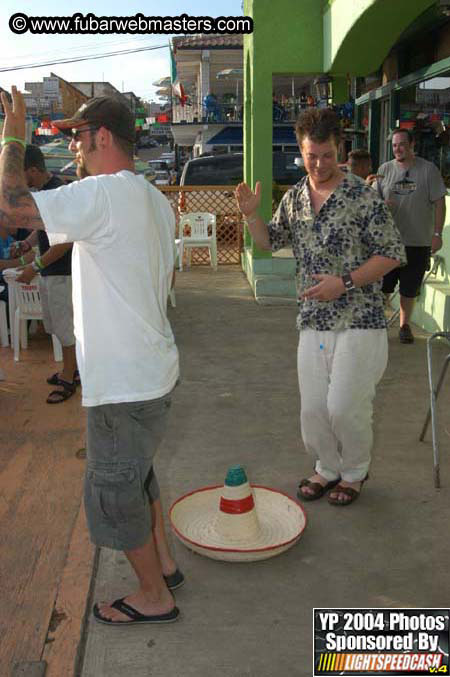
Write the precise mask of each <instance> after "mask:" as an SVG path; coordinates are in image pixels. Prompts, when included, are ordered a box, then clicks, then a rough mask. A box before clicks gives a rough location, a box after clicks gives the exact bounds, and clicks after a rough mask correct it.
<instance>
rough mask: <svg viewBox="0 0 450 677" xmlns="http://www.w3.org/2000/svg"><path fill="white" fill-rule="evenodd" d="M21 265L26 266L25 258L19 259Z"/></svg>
mask: <svg viewBox="0 0 450 677" xmlns="http://www.w3.org/2000/svg"><path fill="white" fill-rule="evenodd" d="M19 263H21V264H22V266H24V265H25V259H24V258H23V256H21V257H20V258H19Z"/></svg>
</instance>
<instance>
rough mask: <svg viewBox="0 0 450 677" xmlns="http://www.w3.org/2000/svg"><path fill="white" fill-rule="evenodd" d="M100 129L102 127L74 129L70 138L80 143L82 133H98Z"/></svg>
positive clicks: (70, 133)
mask: <svg viewBox="0 0 450 677" xmlns="http://www.w3.org/2000/svg"><path fill="white" fill-rule="evenodd" d="M99 129H100V127H83V129H72V130H71V132H69V136H70V137H71V139H72V141H78V139H79V138H80V134H81V133H82V132H97V131H98V130H99Z"/></svg>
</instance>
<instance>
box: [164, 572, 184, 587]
mask: <svg viewBox="0 0 450 677" xmlns="http://www.w3.org/2000/svg"><path fill="white" fill-rule="evenodd" d="M163 578H164V580H165V581H166V585H167V587H168V588H169V590H176V589H177V588H181V586H182V585H184V584H185V582H186V581H185V580H184V576H183V574H182V573H181V571H180V570H179V569H177V570H176V571H174V572H173V574H169V575H168V576H163Z"/></svg>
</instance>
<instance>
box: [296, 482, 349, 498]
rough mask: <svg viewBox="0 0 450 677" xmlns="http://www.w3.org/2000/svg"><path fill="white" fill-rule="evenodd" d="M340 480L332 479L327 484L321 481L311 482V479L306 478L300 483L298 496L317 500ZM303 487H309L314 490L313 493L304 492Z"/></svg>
mask: <svg viewBox="0 0 450 677" xmlns="http://www.w3.org/2000/svg"><path fill="white" fill-rule="evenodd" d="M338 482H339V480H332V481H331V482H327V483H326V484H320V482H311V480H308V479H304V480H301V482H300V484H299V485H298V491H297V498H299V499H300V500H301V501H317V499H318V498H322V496H323V495H324V494H326V493H327V491H329V490H330V489H332V488H333V487H335V486H336V484H337V483H338ZM302 487H308V489H311V491H312V492H313V493H312V494H304V493H303V491H302Z"/></svg>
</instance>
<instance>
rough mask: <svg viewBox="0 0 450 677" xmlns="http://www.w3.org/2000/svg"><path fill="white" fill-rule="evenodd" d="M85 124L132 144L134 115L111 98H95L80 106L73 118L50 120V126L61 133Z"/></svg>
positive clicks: (119, 102) (120, 102) (134, 133)
mask: <svg viewBox="0 0 450 677" xmlns="http://www.w3.org/2000/svg"><path fill="white" fill-rule="evenodd" d="M87 122H89V123H90V124H94V125H98V126H99V127H106V129H109V131H110V132H112V133H113V134H116V135H117V136H120V137H121V138H122V139H126V140H127V141H130V142H131V143H134V140H135V135H136V132H135V119H134V115H133V113H132V112H131V109H130V108H129V107H128V106H127V104H126V103H123V102H122V101H120V100H119V99H116V98H114V97H112V96H96V97H94V98H93V99H90V100H89V101H87V103H84V104H83V105H82V106H80V108H79V109H78V110H77V112H76V113H75V114H74V115H73V117H71V118H66V119H65V120H52V124H53V125H54V126H55V127H57V128H58V129H60V130H61V131H65V130H69V129H77V128H78V127H81V126H82V125H84V124H86V123H87Z"/></svg>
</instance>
